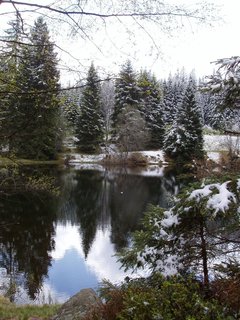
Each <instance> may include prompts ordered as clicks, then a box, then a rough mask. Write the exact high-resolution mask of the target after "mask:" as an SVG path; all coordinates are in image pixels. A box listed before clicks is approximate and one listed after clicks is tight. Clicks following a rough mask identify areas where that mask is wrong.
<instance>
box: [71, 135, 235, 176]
mask: <svg viewBox="0 0 240 320" xmlns="http://www.w3.org/2000/svg"><path fill="white" fill-rule="evenodd" d="M236 147H239V138H237V137H230V136H227V135H204V150H205V151H206V152H207V155H208V158H209V159H211V160H213V161H214V162H218V161H219V157H220V152H221V151H227V150H229V149H230V148H236ZM139 153H141V154H142V155H143V156H144V157H146V159H147V161H148V163H149V164H150V165H159V164H160V163H162V164H166V162H165V159H164V152H163V151H162V150H155V151H141V152H139ZM109 154H111V156H114V155H116V154H117V153H116V151H115V149H114V147H111V152H110V153H109V150H108V155H109ZM130 155H131V152H129V156H130ZM68 158H69V159H68V163H69V164H70V165H74V166H77V167H79V168H81V164H93V163H95V164H96V163H100V162H101V161H103V160H104V159H105V158H106V154H105V153H101V154H97V155H88V154H78V153H71V154H70V155H68ZM146 174H149V175H151V174H153V175H155V174H161V173H157V172H156V170H153V171H149V172H146Z"/></svg>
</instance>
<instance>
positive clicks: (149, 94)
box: [138, 70, 164, 149]
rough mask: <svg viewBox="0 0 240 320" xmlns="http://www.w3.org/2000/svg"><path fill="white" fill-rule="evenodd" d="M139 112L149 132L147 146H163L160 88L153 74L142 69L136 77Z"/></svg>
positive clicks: (154, 147) (155, 147)
mask: <svg viewBox="0 0 240 320" xmlns="http://www.w3.org/2000/svg"><path fill="white" fill-rule="evenodd" d="M138 87H139V97H140V104H139V108H140V112H141V114H142V116H143V118H144V119H145V121H146V126H147V129H148V132H149V135H150V137H149V139H150V140H149V142H148V146H147V147H148V148H152V149H158V148H161V147H162V146H163V139H164V122H163V112H162V106H161V104H160V102H161V99H162V90H161V87H160V84H159V83H158V81H157V79H156V78H155V76H154V75H152V74H150V72H147V71H146V70H145V71H142V72H141V73H140V75H139V77H138Z"/></svg>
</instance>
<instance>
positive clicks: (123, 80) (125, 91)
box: [112, 60, 139, 133]
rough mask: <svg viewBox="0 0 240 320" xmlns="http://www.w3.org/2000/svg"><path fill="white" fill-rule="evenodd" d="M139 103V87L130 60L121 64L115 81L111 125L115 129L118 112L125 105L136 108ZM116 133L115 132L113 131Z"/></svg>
mask: <svg viewBox="0 0 240 320" xmlns="http://www.w3.org/2000/svg"><path fill="white" fill-rule="evenodd" d="M138 103H139V89H138V86H137V75H136V73H135V72H134V70H133V67H132V64H131V61H130V60H127V61H126V63H125V64H124V65H123V66H122V69H121V71H120V74H119V77H118V79H117V80H116V83H115V106H114V110H113V114H112V127H113V130H115V129H116V127H117V125H118V121H119V116H120V114H121V113H122V112H123V111H124V109H125V108H126V107H127V106H131V107H133V109H135V108H137V105H138ZM113 133H116V132H113Z"/></svg>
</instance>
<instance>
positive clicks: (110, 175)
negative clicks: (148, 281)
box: [0, 168, 179, 304]
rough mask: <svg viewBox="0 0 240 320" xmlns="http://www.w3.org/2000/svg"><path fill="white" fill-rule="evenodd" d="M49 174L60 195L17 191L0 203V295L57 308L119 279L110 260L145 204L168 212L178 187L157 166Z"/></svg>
mask: <svg viewBox="0 0 240 320" xmlns="http://www.w3.org/2000/svg"><path fill="white" fill-rule="evenodd" d="M25 170H26V169H25ZM32 171H36V172H37V174H38V175H39V174H40V175H41V174H46V169H45V168H37V169H36V168H35V169H32V168H31V169H28V174H34V173H33V172H32ZM47 171H48V172H47V173H48V174H51V176H53V177H54V178H55V179H56V181H57V184H58V188H59V193H60V195H59V196H58V197H56V196H53V195H49V194H47V195H46V194H39V193H37V192H31V193H30V192H28V193H26V192H25V193H19V192H18V193H17V194H13V195H11V196H8V197H6V198H3V199H1V202H0V293H6V292H7V291H8V294H9V296H10V298H11V300H13V301H15V302H17V303H20V304H21V303H27V302H34V303H50V302H59V303H60V302H63V301H65V300H67V299H68V298H69V297H70V296H72V295H73V294H75V293H76V292H78V291H79V290H81V289H82V288H87V287H91V288H95V287H97V285H98V283H99V282H101V280H102V279H108V280H110V281H112V282H119V281H121V280H123V279H124V277H125V276H126V273H124V271H123V270H122V269H120V264H119V262H118V261H117V258H116V256H115V254H116V253H117V252H119V250H121V248H123V247H125V246H128V245H129V244H130V241H131V232H133V231H134V230H136V229H137V228H139V223H140V220H141V218H142V216H143V213H144V211H145V209H146V207H147V205H148V204H149V203H152V204H158V205H160V206H162V207H167V206H168V202H169V199H170V197H171V195H172V194H174V193H177V191H178V188H179V185H177V183H176V180H175V177H174V175H172V174H171V173H170V172H164V170H163V169H162V168H157V169H153V168H152V169H150V168H148V170H147V171H146V170H145V171H141V170H140V171H139V170H135V171H133V170H132V171H127V170H124V169H111V170H109V169H104V168H99V170H96V169H86V168H85V169H84V168H83V169H81V168H65V169H63V168H62V169H60V168H51V170H50V173H49V169H48V170H47Z"/></svg>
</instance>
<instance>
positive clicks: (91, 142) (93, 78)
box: [76, 63, 103, 153]
mask: <svg viewBox="0 0 240 320" xmlns="http://www.w3.org/2000/svg"><path fill="white" fill-rule="evenodd" d="M76 136H77V138H78V142H77V144H78V147H79V149H80V150H81V151H84V152H91V153H92V152H96V151H97V150H98V149H99V146H100V143H101V142H103V118H102V113H101V100H100V85H99V78H98V75H97V71H96V69H95V67H94V65H93V63H92V64H91V66H90V68H89V71H88V76H87V82H86V86H85V88H84V90H83V93H82V101H81V112H80V116H79V119H78V123H77V131H76Z"/></svg>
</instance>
